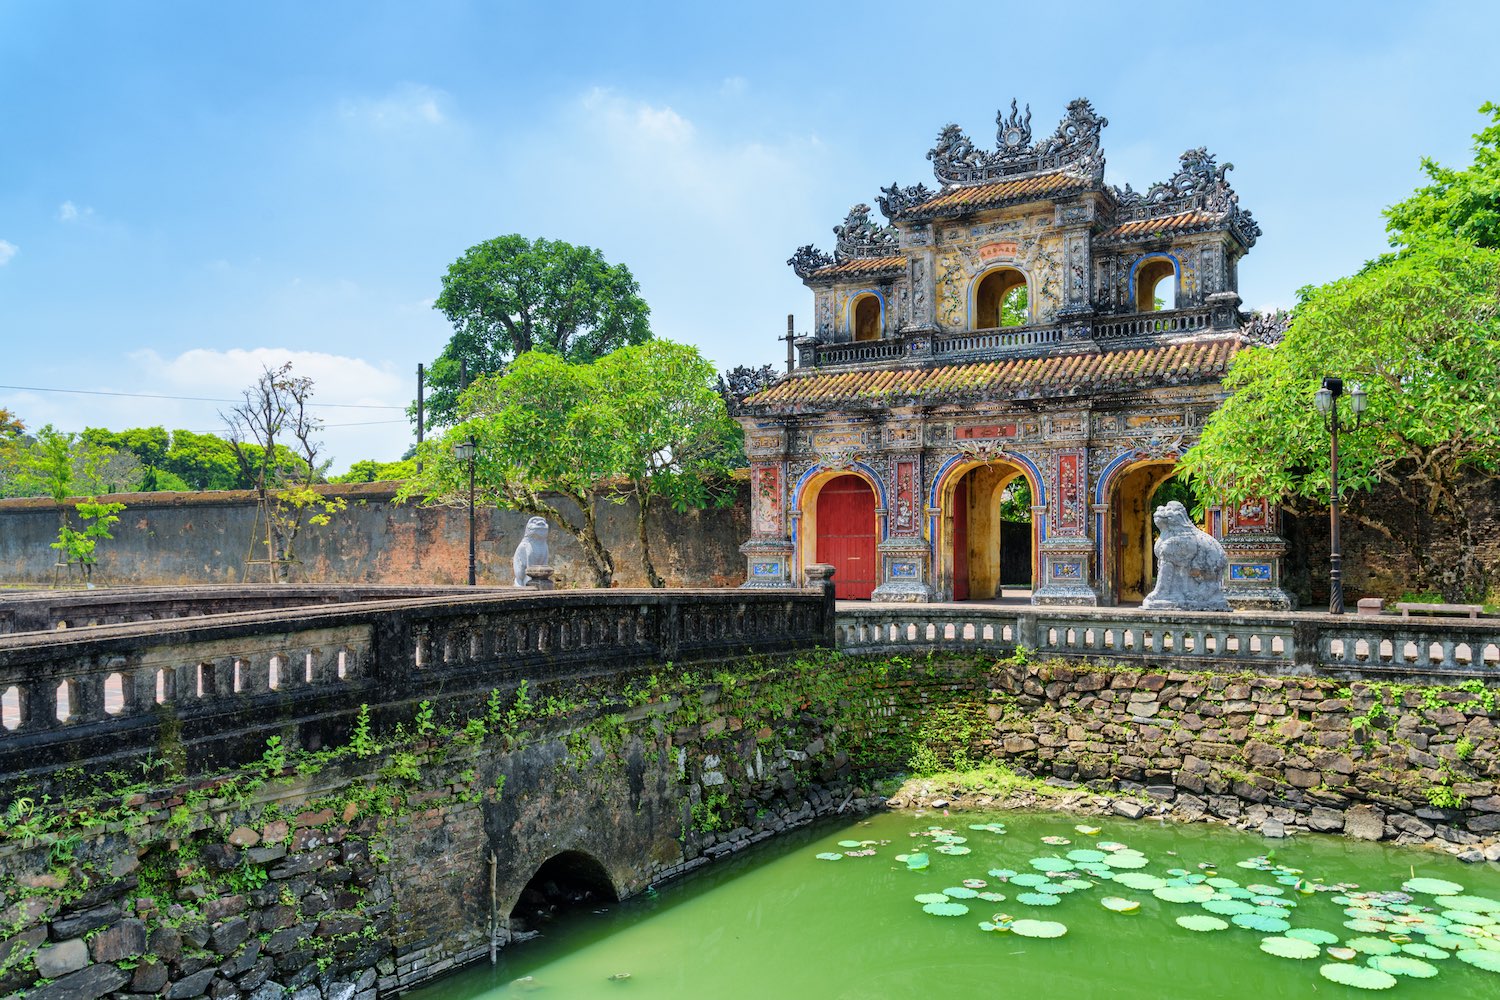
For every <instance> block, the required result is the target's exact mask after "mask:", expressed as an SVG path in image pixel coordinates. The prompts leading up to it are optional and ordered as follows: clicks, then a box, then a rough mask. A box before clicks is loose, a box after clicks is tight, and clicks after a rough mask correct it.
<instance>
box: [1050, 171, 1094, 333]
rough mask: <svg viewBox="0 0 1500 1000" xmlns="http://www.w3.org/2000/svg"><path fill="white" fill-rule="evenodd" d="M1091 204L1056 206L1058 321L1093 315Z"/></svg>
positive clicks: (1085, 199)
mask: <svg viewBox="0 0 1500 1000" xmlns="http://www.w3.org/2000/svg"><path fill="white" fill-rule="evenodd" d="M1093 222H1094V202H1093V200H1092V198H1090V197H1088V196H1085V197H1082V198H1078V199H1076V200H1074V201H1071V202H1064V203H1062V204H1059V205H1058V206H1057V207H1056V208H1055V209H1054V210H1053V223H1054V224H1055V225H1056V226H1057V227H1058V229H1060V230H1062V234H1063V288H1062V305H1061V307H1060V308H1059V309H1058V312H1057V314H1058V317H1059V318H1062V317H1068V316H1083V315H1087V314H1089V313H1092V312H1093V311H1094V305H1093V303H1094V296H1093V278H1094V254H1093V238H1092V236H1091V234H1090V229H1091V227H1092V226H1093Z"/></svg>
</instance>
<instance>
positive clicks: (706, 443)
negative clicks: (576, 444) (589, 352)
mask: <svg viewBox="0 0 1500 1000" xmlns="http://www.w3.org/2000/svg"><path fill="white" fill-rule="evenodd" d="M593 367H594V368H595V370H596V373H597V376H598V378H599V379H600V381H601V383H602V384H603V385H606V386H609V387H611V393H610V396H609V404H608V405H609V408H610V409H611V410H612V411H613V417H614V420H615V423H616V424H617V426H618V431H617V436H616V441H615V444H616V446H617V448H618V452H619V454H618V459H619V462H620V469H619V472H620V475H621V476H623V477H624V479H625V480H626V481H627V482H628V483H629V484H630V487H631V490H632V492H633V493H634V494H635V498H636V535H637V538H638V540H639V542H640V546H641V567H642V569H643V570H644V571H645V575H646V580H647V582H648V583H649V584H650V585H651V586H652V587H663V586H666V581H665V580H664V579H662V577H661V575H660V574H659V573H657V571H656V564H655V562H654V560H653V558H652V554H651V532H650V530H649V525H648V518H649V517H650V514H651V512H652V511H653V510H655V509H657V508H658V507H661V506H669V507H671V508H672V509H674V510H677V511H686V510H690V509H691V510H701V509H703V508H705V507H709V506H719V505H723V504H725V503H729V502H731V501H732V500H733V498H734V495H733V492H732V491H731V489H730V488H729V478H728V477H729V473H730V472H731V471H732V470H733V469H734V467H735V466H734V465H733V464H732V462H733V460H734V457H735V455H736V453H737V452H739V451H741V450H742V448H741V446H740V442H741V440H742V437H743V436H742V434H741V432H740V428H739V425H738V424H736V423H735V422H734V421H733V420H731V419H730V418H729V413H728V410H727V409H726V408H725V405H724V398H723V397H722V396H721V395H720V394H719V392H718V390H717V387H716V376H715V373H714V367H713V365H712V364H710V363H709V362H708V360H706V359H705V358H704V357H703V355H701V354H699V353H698V350H697V349H696V348H694V347H689V346H687V345H686V344H674V343H672V342H671V341H666V340H652V341H648V342H646V343H644V344H641V345H639V346H636V347H625V348H621V349H620V350H618V351H615V352H613V353H611V354H607V355H605V356H604V357H602V358H600V359H599V361H598V362H596V363H595V364H594V366H593Z"/></svg>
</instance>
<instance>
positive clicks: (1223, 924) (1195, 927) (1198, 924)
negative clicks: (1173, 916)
mask: <svg viewBox="0 0 1500 1000" xmlns="http://www.w3.org/2000/svg"><path fill="white" fill-rule="evenodd" d="M1177 924H1178V926H1179V927H1185V928H1187V929H1188V930H1190V931H1222V930H1228V929H1229V922H1228V921H1227V920H1220V919H1219V918H1218V917H1210V916H1209V915H1208V914H1206V913H1194V914H1191V915H1189V916H1186V917H1178V918H1177Z"/></svg>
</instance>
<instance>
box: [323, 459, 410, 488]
mask: <svg viewBox="0 0 1500 1000" xmlns="http://www.w3.org/2000/svg"><path fill="white" fill-rule="evenodd" d="M416 471H417V463H416V462H414V461H406V460H403V461H400V462H377V461H375V460H374V459H369V458H364V459H360V460H359V461H358V462H355V463H353V464H352V465H350V466H349V471H348V472H346V473H344V474H343V475H342V476H329V477H328V481H329V482H330V483H383V482H390V481H392V480H398V479H405V478H407V477H408V476H411V475H415V474H416Z"/></svg>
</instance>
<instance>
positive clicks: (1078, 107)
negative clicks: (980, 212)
mask: <svg viewBox="0 0 1500 1000" xmlns="http://www.w3.org/2000/svg"><path fill="white" fill-rule="evenodd" d="M995 124H996V136H995V138H996V146H997V147H998V148H996V149H995V150H993V151H990V150H982V149H978V148H976V147H975V145H974V141H973V140H972V139H970V138H969V137H968V136H967V135H965V134H964V132H963V130H962V129H960V128H959V127H958V126H957V125H951V124H950V125H945V126H944V127H943V130H942V131H941V132H940V133H938V140H937V145H936V146H934V147H933V148H932V149H931V151H929V152H928V154H927V158H928V159H929V160H931V161H932V172H933V174H935V175H936V177H937V179H938V180H940V181H942V182H943V184H945V185H964V184H983V183H987V182H989V181H996V180H1003V179H1005V178H1008V177H1016V176H1020V175H1022V174H1034V173H1042V172H1044V171H1048V170H1060V169H1063V168H1065V167H1068V168H1073V169H1075V170H1076V171H1078V172H1079V173H1081V174H1084V175H1086V176H1088V177H1091V178H1092V179H1094V180H1095V181H1096V182H1098V181H1102V180H1103V179H1104V153H1103V149H1102V147H1101V145H1100V141H1099V134H1100V132H1102V131H1103V129H1104V126H1106V125H1108V124H1109V119H1107V118H1105V117H1103V116H1101V115H1099V114H1098V113H1097V112H1095V111H1094V106H1093V105H1092V104H1090V103H1089V102H1088V100H1087V99H1085V98H1082V97H1080V98H1078V99H1077V100H1075V101H1073V102H1071V103H1070V104H1069V105H1068V111H1067V114H1066V115H1064V116H1063V119H1062V121H1061V122H1059V123H1058V126H1057V131H1055V132H1054V133H1053V134H1052V135H1050V136H1048V137H1047V138H1045V139H1041V140H1039V141H1037V142H1036V143H1033V142H1032V141H1031V105H1029V104H1028V105H1027V106H1026V111H1025V113H1024V114H1022V113H1021V112H1020V111H1019V110H1018V108H1017V106H1016V102H1015V101H1011V102H1010V114H1009V115H1006V114H1005V112H1004V110H1003V109H1002V110H1001V111H1000V112H999V113H997V114H996V116H995Z"/></svg>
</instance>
